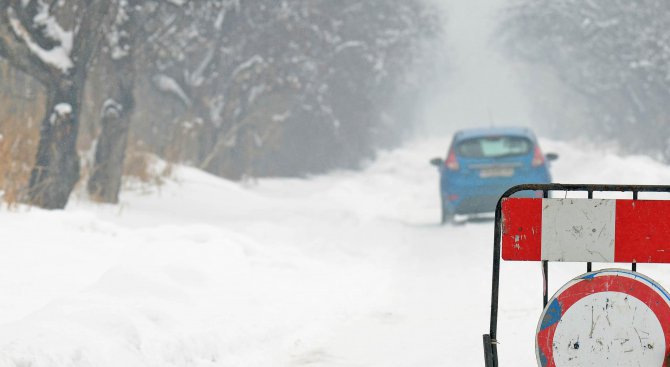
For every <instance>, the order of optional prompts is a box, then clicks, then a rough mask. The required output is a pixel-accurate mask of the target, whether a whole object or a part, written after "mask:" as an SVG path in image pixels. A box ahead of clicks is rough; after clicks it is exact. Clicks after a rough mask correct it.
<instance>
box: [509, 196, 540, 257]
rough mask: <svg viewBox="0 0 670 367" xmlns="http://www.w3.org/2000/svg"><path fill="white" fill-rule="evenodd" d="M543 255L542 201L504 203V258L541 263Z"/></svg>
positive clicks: (510, 200)
mask: <svg viewBox="0 0 670 367" xmlns="http://www.w3.org/2000/svg"><path fill="white" fill-rule="evenodd" d="M541 255H542V199H526V198H506V199H503V201H502V258H503V259H504V260H517V261H519V260H520V261H539V260H541Z"/></svg>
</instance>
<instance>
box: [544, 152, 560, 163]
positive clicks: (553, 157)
mask: <svg viewBox="0 0 670 367" xmlns="http://www.w3.org/2000/svg"><path fill="white" fill-rule="evenodd" d="M545 157H546V158H547V160H548V161H549V162H551V161H555V160H557V159H558V154H556V153H547V155H546V156H545Z"/></svg>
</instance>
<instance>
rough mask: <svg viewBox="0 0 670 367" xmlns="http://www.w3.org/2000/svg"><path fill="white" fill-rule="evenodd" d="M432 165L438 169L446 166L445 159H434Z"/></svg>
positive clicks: (431, 161)
mask: <svg viewBox="0 0 670 367" xmlns="http://www.w3.org/2000/svg"><path fill="white" fill-rule="evenodd" d="M430 164H432V165H433V166H436V167H440V166H442V165H443V164H444V159H442V158H433V159H431V160H430Z"/></svg>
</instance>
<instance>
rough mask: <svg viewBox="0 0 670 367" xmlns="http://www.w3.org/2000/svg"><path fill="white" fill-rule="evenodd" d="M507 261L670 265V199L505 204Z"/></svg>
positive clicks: (507, 201)
mask: <svg viewBox="0 0 670 367" xmlns="http://www.w3.org/2000/svg"><path fill="white" fill-rule="evenodd" d="M502 226H503V228H502V257H503V259H505V260H516V261H540V260H549V261H565V262H623V263H632V262H637V263H670V201H665V200H613V199H526V198H506V199H503V201H502Z"/></svg>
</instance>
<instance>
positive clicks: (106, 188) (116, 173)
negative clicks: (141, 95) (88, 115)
mask: <svg viewBox="0 0 670 367" xmlns="http://www.w3.org/2000/svg"><path fill="white" fill-rule="evenodd" d="M111 64H112V65H113V67H112V69H113V72H112V73H111V78H110V79H111V80H110V81H111V83H113V86H112V90H111V93H110V96H111V98H109V99H107V101H105V103H104V105H103V107H102V111H101V116H100V117H101V124H102V131H101V132H100V135H99V137H98V143H97V146H96V150H95V164H94V165H93V172H92V173H91V177H90V179H89V181H88V193H89V194H90V195H91V198H93V199H95V200H98V201H100V202H104V203H112V204H116V203H118V201H119V191H120V190H121V179H122V177H123V163H124V160H125V158H126V146H127V144H128V130H129V128H130V114H131V111H132V109H133V106H134V98H133V87H134V84H133V81H134V78H135V75H134V72H133V65H132V60H131V58H130V57H124V58H122V59H120V60H114V61H112V62H111Z"/></svg>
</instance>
